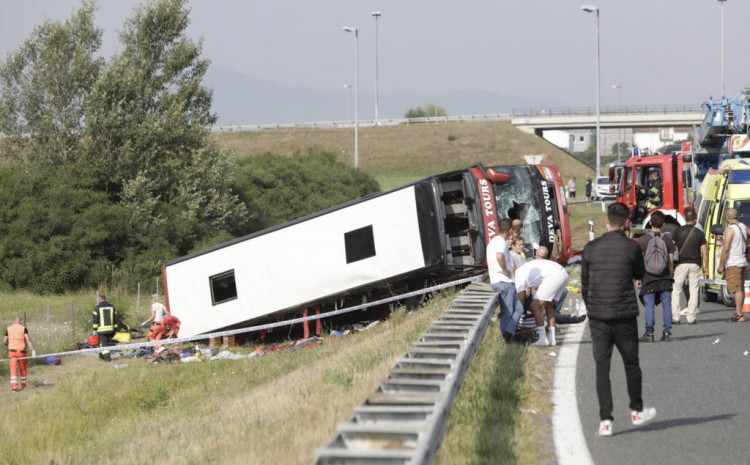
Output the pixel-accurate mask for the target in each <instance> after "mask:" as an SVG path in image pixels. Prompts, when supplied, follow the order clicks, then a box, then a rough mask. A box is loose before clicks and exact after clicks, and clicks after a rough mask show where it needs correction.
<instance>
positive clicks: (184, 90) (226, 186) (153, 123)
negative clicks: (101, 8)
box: [85, 0, 246, 250]
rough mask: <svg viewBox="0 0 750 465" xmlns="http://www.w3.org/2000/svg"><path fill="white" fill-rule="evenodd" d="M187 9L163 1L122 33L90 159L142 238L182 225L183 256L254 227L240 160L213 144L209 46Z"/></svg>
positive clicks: (93, 110) (91, 131)
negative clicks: (238, 171) (235, 182)
mask: <svg viewBox="0 0 750 465" xmlns="http://www.w3.org/2000/svg"><path fill="white" fill-rule="evenodd" d="M186 3H187V2H186V0H155V1H152V2H149V3H148V4H146V6H145V7H141V8H140V9H138V10H136V11H135V13H134V15H133V16H132V17H131V18H129V19H128V20H127V21H126V22H125V26H124V29H123V31H122V32H121V33H120V41H121V42H122V43H123V45H124V49H123V51H122V53H120V54H119V55H115V56H114V57H113V58H112V59H111V60H110V62H109V63H108V64H107V66H106V68H105V70H104V71H103V73H102V76H101V78H100V79H99V80H98V81H97V82H96V85H95V86H94V89H93V91H92V94H91V97H90V102H89V105H88V106H87V108H86V142H87V146H86V152H85V159H86V161H87V163H89V165H90V166H92V167H94V170H95V172H96V173H97V177H98V179H99V180H100V182H101V183H102V185H104V186H105V189H106V191H107V193H108V197H109V198H110V199H111V200H113V201H119V202H122V204H123V205H124V206H125V207H126V208H127V209H128V211H129V212H130V217H131V218H132V219H133V221H135V220H136V219H137V220H138V221H139V222H140V226H139V230H140V233H141V235H145V234H147V231H148V229H150V228H151V227H154V226H158V225H159V224H161V223H164V222H173V223H174V222H176V223H179V224H180V225H181V226H182V227H183V228H184V230H182V233H184V236H182V237H181V238H180V239H181V243H182V245H181V246H180V247H179V248H180V250H186V248H187V249H189V248H191V247H192V245H191V244H192V242H193V241H195V240H201V238H202V235H203V234H205V233H209V232H210V231H211V230H236V229H237V228H238V227H241V226H243V225H244V224H246V222H245V221H244V219H243V218H244V217H245V216H246V210H245V208H244V205H242V203H241V202H239V200H238V199H237V197H236V196H234V195H233V194H232V192H231V185H232V179H231V178H232V173H233V160H232V159H231V157H230V155H229V154H227V153H224V152H222V151H220V150H218V148H216V147H215V145H214V144H213V143H212V142H211V139H210V128H211V125H212V124H214V123H215V122H216V115H215V114H213V113H212V112H211V100H212V93H211V91H210V90H209V89H208V88H206V87H205V86H204V85H203V78H204V76H205V73H206V71H207V70H208V65H209V62H208V60H206V59H203V58H201V47H202V45H201V43H200V42H195V41H193V40H191V39H189V38H188V37H187V36H186V35H185V29H186V28H187V26H188V24H189V10H188V9H187V8H186V7H185V5H186ZM171 207H177V208H171ZM167 213H169V214H167Z"/></svg>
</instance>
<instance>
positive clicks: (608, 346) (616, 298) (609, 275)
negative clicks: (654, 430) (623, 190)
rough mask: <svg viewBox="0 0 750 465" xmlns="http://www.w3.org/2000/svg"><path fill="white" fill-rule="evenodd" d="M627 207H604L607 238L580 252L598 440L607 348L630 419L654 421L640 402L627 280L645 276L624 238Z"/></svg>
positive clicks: (606, 404) (633, 246) (606, 430)
mask: <svg viewBox="0 0 750 465" xmlns="http://www.w3.org/2000/svg"><path fill="white" fill-rule="evenodd" d="M629 214H630V212H629V210H628V207H627V206H626V205H625V204H623V203H620V202H616V203H613V204H611V205H610V206H609V207H608V208H607V233H606V234H604V235H603V236H601V237H599V238H598V239H595V240H593V241H591V242H589V243H588V244H587V245H586V247H585V248H584V249H583V263H582V267H581V293H582V296H583V301H584V302H585V303H586V307H587V308H588V317H589V322H590V323H589V327H590V330H591V340H592V343H593V344H592V345H593V352H594V361H595V363H596V394H597V397H598V399H599V419H600V420H601V421H600V423H599V430H598V433H597V434H598V435H599V436H612V421H613V420H614V417H613V416H612V410H613V409H614V405H613V401H612V386H611V382H610V378H609V372H610V365H611V361H612V348H613V346H616V347H617V350H618V351H619V352H620V355H621V356H622V360H623V363H624V365H625V379H626V382H627V387H628V396H629V397H630V410H631V412H630V419H631V421H632V422H633V424H634V425H636V426H638V425H642V424H644V423H646V422H647V421H649V420H652V419H654V418H655V417H656V409H654V408H653V407H645V406H644V405H643V398H642V397H641V391H642V382H643V375H642V373H641V367H640V361H639V358H638V320H637V317H638V300H637V298H636V296H635V288H634V287H633V280H640V279H642V278H643V274H644V273H645V265H644V262H643V254H642V253H641V249H640V247H639V246H638V244H637V243H635V242H633V241H632V240H630V239H628V238H627V237H626V236H625V227H626V225H627V221H628V217H629Z"/></svg>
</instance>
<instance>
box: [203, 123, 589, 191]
mask: <svg viewBox="0 0 750 465" xmlns="http://www.w3.org/2000/svg"><path fill="white" fill-rule="evenodd" d="M449 136H453V137H454V138H455V140H453V141H450V140H448V137H449ZM216 137H217V140H218V143H219V145H220V146H221V147H223V148H225V149H229V150H232V151H234V152H235V153H236V154H237V156H239V157H246V156H255V155H259V154H263V153H266V152H271V153H276V154H279V155H287V156H289V155H292V154H293V153H295V152H298V151H305V150H307V149H308V148H310V147H318V148H320V149H322V150H325V151H328V152H331V153H334V154H336V155H337V157H338V159H339V160H341V161H342V162H344V163H347V164H350V165H351V164H352V163H353V160H354V154H353V139H352V132H351V130H346V129H317V130H279V131H256V132H231V133H220V134H217V136H216ZM532 154H533V155H535V154H542V155H544V158H543V159H542V163H545V164H555V165H557V167H558V168H559V169H560V172H561V173H562V175H563V178H564V179H566V180H567V179H568V178H570V177H572V176H577V177H578V178H579V179H584V178H585V176H586V175H587V174H588V175H591V176H593V170H591V169H589V168H588V167H586V166H585V165H583V164H582V163H580V162H579V161H578V160H577V159H576V158H575V157H572V156H570V155H568V154H567V153H565V152H563V151H562V150H560V149H558V148H557V147H556V146H554V145H552V144H550V143H549V142H547V141H545V140H544V139H542V138H540V137H536V136H534V135H532V134H527V133H524V132H521V131H519V130H517V129H515V128H514V127H513V126H512V125H510V124H509V123H445V124H429V125H428V124H422V125H409V126H406V125H398V126H382V127H371V128H361V129H360V138H359V167H360V169H361V170H363V171H365V172H366V173H369V174H371V175H372V176H374V177H375V179H377V180H378V181H379V182H380V183H381V187H382V188H383V189H388V188H392V187H397V186H400V185H403V184H406V183H409V182H411V181H414V180H416V179H420V178H423V177H427V176H432V175H434V174H437V173H442V172H445V171H451V170H457V169H461V168H465V167H467V166H470V165H473V164H475V163H484V164H485V165H488V166H490V165H515V164H525V163H526V160H525V159H524V155H532Z"/></svg>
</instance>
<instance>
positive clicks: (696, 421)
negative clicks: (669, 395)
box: [617, 413, 737, 436]
mask: <svg viewBox="0 0 750 465" xmlns="http://www.w3.org/2000/svg"><path fill="white" fill-rule="evenodd" d="M736 416H737V414H736V413H725V414H722V415H714V416H712V417H687V418H674V419H671V420H662V421H655V422H653V423H649V424H648V425H646V426H644V427H642V428H632V429H629V430H625V431H623V432H617V435H618V436H620V435H623V434H628V433H637V432H640V431H659V430H663V429H667V428H675V427H678V426H689V425H700V424H703V423H711V422H714V421H724V420H731V419H732V418H734V417H736Z"/></svg>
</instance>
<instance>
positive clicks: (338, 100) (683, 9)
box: [0, 0, 750, 124]
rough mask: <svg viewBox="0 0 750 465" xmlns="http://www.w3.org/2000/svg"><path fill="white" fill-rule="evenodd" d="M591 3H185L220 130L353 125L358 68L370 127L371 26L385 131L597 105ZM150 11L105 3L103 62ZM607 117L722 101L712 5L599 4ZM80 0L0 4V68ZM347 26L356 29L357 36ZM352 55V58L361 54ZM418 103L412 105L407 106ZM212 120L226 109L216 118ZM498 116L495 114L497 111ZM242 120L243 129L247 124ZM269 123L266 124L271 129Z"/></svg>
mask: <svg viewBox="0 0 750 465" xmlns="http://www.w3.org/2000/svg"><path fill="white" fill-rule="evenodd" d="M586 1H587V0H584V1H583V2H582V1H574V0H523V1H509V0H460V1H459V0H429V1H428V0H378V1H370V0H316V1H309V0H190V2H189V6H190V8H191V24H190V26H189V28H188V31H187V33H188V35H189V36H190V37H192V38H194V39H200V38H202V40H203V54H204V57H206V58H209V59H210V60H211V62H212V65H211V71H210V72H209V74H210V79H209V76H207V79H206V81H207V85H209V86H210V87H212V88H213V89H214V102H215V105H214V109H215V110H216V111H218V112H219V113H220V115H231V117H230V116H227V117H225V118H220V121H222V122H223V123H225V124H264V123H278V122H298V121H300V120H301V119H302V120H306V119H308V118H316V120H320V121H330V120H340V119H348V118H349V116H350V114H351V108H352V105H353V102H352V94H351V93H350V91H349V90H348V89H346V88H345V87H344V85H345V84H353V83H354V68H355V56H356V57H357V58H358V60H356V61H358V63H359V68H358V69H359V82H358V94H359V104H360V105H359V108H360V114H361V116H360V119H363V118H373V117H374V113H373V110H374V101H375V45H376V44H375V42H376V41H375V32H376V27H375V24H376V23H375V19H374V18H373V16H372V15H371V13H372V12H373V11H379V12H381V16H380V17H379V19H378V23H377V24H378V29H377V30H378V41H377V45H378V77H379V79H378V84H379V86H378V87H379V90H378V101H379V113H380V115H379V116H380V117H381V118H398V117H402V116H403V114H404V113H405V111H406V109H407V108H406V106H415V107H416V106H420V105H423V104H426V103H428V102H429V103H437V104H438V105H441V104H443V102H450V105H451V106H452V107H453V108H451V107H450V106H448V104H447V103H446V104H444V106H448V107H447V108H446V110H448V112H449V113H450V114H480V113H503V112H507V111H510V110H511V109H512V108H510V106H513V107H514V108H517V107H518V106H519V105H522V106H524V107H586V106H591V107H593V106H595V104H596V64H597V54H596V50H597V42H596V31H597V23H596V16H595V15H594V14H592V13H585V12H583V11H582V10H581V6H582V5H583V4H585V2H586ZM142 3H143V2H142V1H135V0H100V2H99V9H98V11H97V13H96V17H97V26H99V27H100V28H102V29H103V30H104V39H103V46H102V49H101V54H102V55H103V56H104V57H109V56H111V55H112V54H114V53H116V52H117V50H118V48H119V44H118V41H117V32H118V31H119V30H120V29H121V28H122V24H123V22H124V21H125V19H126V18H127V17H129V16H130V15H131V13H132V9H133V8H134V7H136V6H137V5H139V4H142ZM591 4H593V5H595V6H598V7H599V9H600V23H599V30H600V35H601V41H600V50H601V55H600V65H601V105H602V107H606V106H622V105H653V106H657V105H691V106H697V105H700V104H701V103H702V102H703V101H705V100H706V99H707V98H708V97H709V96H713V97H718V96H719V95H720V94H721V9H722V6H721V5H722V4H721V3H720V2H719V1H717V0H627V1H623V0H598V1H597V0H594V2H592V3H591ZM79 6H80V1H76V0H24V1H12V0H4V1H2V2H0V58H3V59H4V57H5V56H6V55H7V53H9V52H11V51H13V50H15V49H16V48H17V47H18V45H19V43H21V42H22V41H23V40H24V39H25V38H27V37H28V36H29V34H30V33H31V32H32V30H33V28H34V27H35V26H37V25H39V24H41V23H42V22H43V21H44V19H45V17H46V18H49V19H51V20H60V19H65V18H68V17H70V16H71V14H72V12H73V10H74V9H76V8H77V7H79ZM723 8H724V38H725V41H724V54H725V60H724V61H725V65H724V76H725V78H724V88H725V92H726V94H727V95H730V96H733V95H735V94H737V93H738V92H740V91H741V90H742V89H743V88H744V86H746V85H747V86H750V81H749V80H747V79H745V76H748V75H750V72H749V71H750V70H749V69H748V68H749V66H748V60H747V58H746V57H747V56H748V50H747V49H746V47H747V46H746V45H745V43H746V23H747V20H746V18H748V17H750V1H748V0H727V1H726V2H725V3H724V6H723ZM344 26H352V27H357V28H358V40H355V37H354V34H351V33H348V32H345V31H343V30H342V28H343V27H344ZM357 43H358V51H357V53H355V44H357ZM412 102H413V103H412ZM217 107H218V108H217ZM495 108H496V109H495ZM243 119H247V120H244V121H243ZM264 119H266V120H265V121H264Z"/></svg>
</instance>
